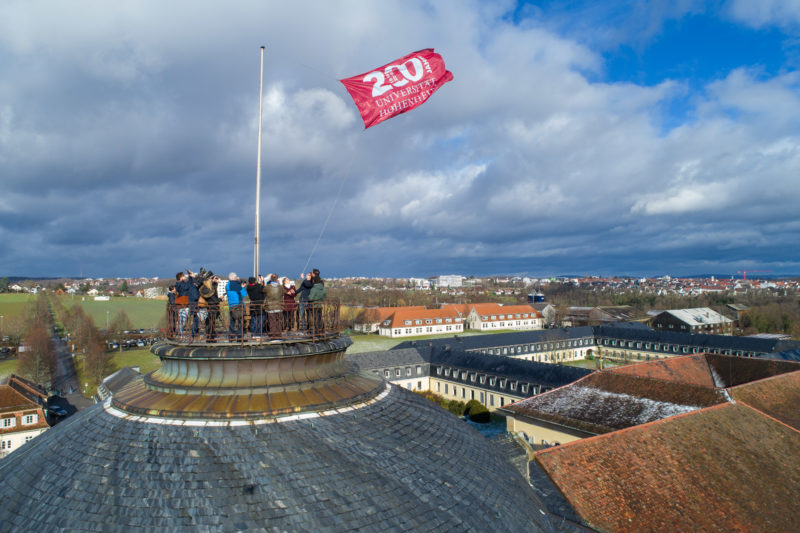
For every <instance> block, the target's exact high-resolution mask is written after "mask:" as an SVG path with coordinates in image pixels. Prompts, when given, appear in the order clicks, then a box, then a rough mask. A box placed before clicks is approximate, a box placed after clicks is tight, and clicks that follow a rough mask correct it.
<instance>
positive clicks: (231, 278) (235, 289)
mask: <svg viewBox="0 0 800 533" xmlns="http://www.w3.org/2000/svg"><path fill="white" fill-rule="evenodd" d="M225 293H226V294H227V296H228V310H229V312H230V324H229V328H228V329H229V332H230V335H231V338H232V339H233V340H237V341H240V340H242V338H243V337H244V299H245V298H246V297H247V289H246V288H245V287H242V282H241V281H239V276H237V275H236V272H231V273H230V274H229V275H228V283H226V284H225Z"/></svg>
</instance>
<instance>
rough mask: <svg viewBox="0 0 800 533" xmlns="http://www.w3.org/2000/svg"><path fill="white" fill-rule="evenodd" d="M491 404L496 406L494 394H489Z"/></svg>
mask: <svg viewBox="0 0 800 533" xmlns="http://www.w3.org/2000/svg"><path fill="white" fill-rule="evenodd" d="M489 405H491V406H492V407H494V394H490V395H489Z"/></svg>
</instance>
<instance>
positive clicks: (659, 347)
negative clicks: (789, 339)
mask: <svg viewBox="0 0 800 533" xmlns="http://www.w3.org/2000/svg"><path fill="white" fill-rule="evenodd" d="M603 346H619V347H620V348H636V349H638V350H641V349H644V350H651V351H654V352H672V353H679V352H680V353H689V351H690V350H691V353H700V352H708V353H713V354H719V355H739V356H748V357H755V356H756V355H757V353H756V352H749V351H746V350H728V349H723V348H707V349H701V348H698V347H696V346H681V345H678V344H666V343H664V344H662V343H659V342H655V343H650V342H645V343H642V342H638V341H624V340H617V339H603Z"/></svg>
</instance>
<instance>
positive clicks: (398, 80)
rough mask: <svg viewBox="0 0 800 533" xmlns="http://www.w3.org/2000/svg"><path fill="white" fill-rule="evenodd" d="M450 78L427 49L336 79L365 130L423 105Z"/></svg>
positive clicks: (437, 58) (435, 55)
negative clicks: (357, 73)
mask: <svg viewBox="0 0 800 533" xmlns="http://www.w3.org/2000/svg"><path fill="white" fill-rule="evenodd" d="M452 79H453V74H452V73H450V72H449V71H448V70H447V69H445V66H444V60H443V59H442V56H440V55H439V54H437V53H434V51H433V48H427V49H425V50H420V51H419V52H413V53H411V54H408V55H407V56H405V57H401V58H400V59H398V60H397V61H393V62H391V63H389V64H388V65H384V66H382V67H380V68H377V69H375V70H371V71H369V72H365V73H364V74H359V75H358V76H353V77H352V78H345V79H343V80H339V81H341V82H342V83H343V84H344V87H345V89H347V92H349V93H350V96H351V97H352V98H353V101H354V102H355V103H356V106H357V107H358V111H359V112H360V113H361V118H362V119H364V128H365V129H366V128H369V127H370V126H374V125H375V124H380V123H381V122H383V121H384V120H386V119H389V118H392V117H393V116H395V115H399V114H400V113H405V112H406V111H411V110H412V109H414V108H415V107H418V106H420V105H422V104H424V103H425V101H426V100H427V99H428V98H430V96H431V95H432V94H433V93H434V92H436V90H437V89H438V88H439V87H441V86H442V85H444V84H445V83H447V82H448V81H450V80H452Z"/></svg>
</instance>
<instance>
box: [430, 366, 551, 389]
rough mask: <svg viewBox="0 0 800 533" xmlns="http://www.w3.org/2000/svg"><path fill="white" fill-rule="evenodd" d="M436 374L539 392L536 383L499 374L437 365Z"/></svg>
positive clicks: (483, 383)
mask: <svg viewBox="0 0 800 533" xmlns="http://www.w3.org/2000/svg"><path fill="white" fill-rule="evenodd" d="M436 375H438V376H442V375H443V376H444V377H448V378H449V377H451V376H452V377H453V379H459V380H462V381H467V380H469V381H470V382H471V383H479V384H480V385H486V384H487V382H488V384H489V386H490V387H500V388H501V389H505V388H508V389H509V390H511V391H513V392H517V389H519V392H520V393H521V394H529V391H530V394H532V395H533V394H538V389H539V387H537V386H536V385H530V386H529V384H528V383H518V382H517V381H516V380H510V379H508V378H504V377H497V376H490V375H486V374H478V373H477V372H469V371H466V370H460V369H457V368H453V369H450V368H443V367H436Z"/></svg>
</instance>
